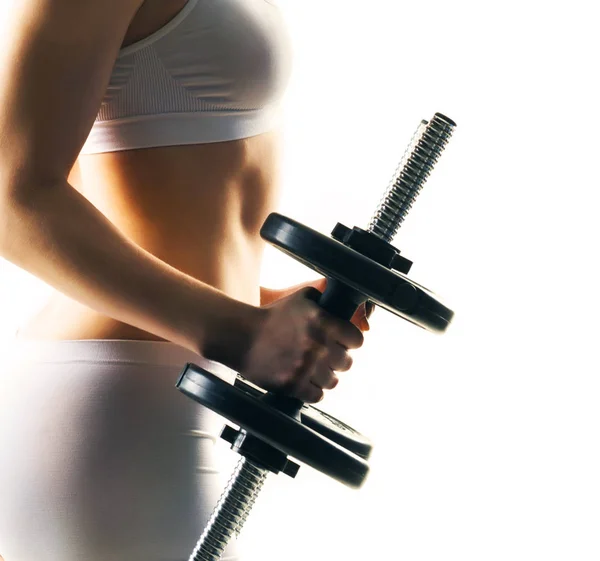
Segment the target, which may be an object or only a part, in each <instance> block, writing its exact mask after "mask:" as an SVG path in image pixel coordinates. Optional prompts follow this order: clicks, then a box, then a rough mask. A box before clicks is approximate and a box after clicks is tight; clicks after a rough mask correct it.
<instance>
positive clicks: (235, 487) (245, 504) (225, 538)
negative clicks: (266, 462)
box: [189, 457, 269, 561]
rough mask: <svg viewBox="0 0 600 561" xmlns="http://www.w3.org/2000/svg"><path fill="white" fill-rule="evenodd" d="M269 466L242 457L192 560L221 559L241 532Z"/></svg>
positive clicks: (212, 560)
mask: <svg viewBox="0 0 600 561" xmlns="http://www.w3.org/2000/svg"><path fill="white" fill-rule="evenodd" d="M268 474H269V470H267V469H264V468H262V467H260V466H258V465H256V464H254V463H253V462H252V461H251V460H248V459H247V458H245V457H242V458H241V460H240V462H239V463H238V465H237V466H236V468H235V471H234V472H233V475H232V476H231V479H230V480H229V483H228V484H227V487H226V488H225V491H224V492H223V494H222V495H221V498H220V499H219V502H218V503H217V506H216V507H215V510H214V511H213V513H212V515H211V517H210V520H209V522H208V524H207V526H206V528H205V529H204V532H203V533H202V536H200V539H199V540H198V543H197V544H196V547H195V548H194V551H193V552H192V555H191V556H190V559H189V561H219V559H221V556H222V555H223V552H224V551H225V548H226V547H227V544H228V543H229V540H230V539H231V537H232V536H233V534H239V533H240V531H241V529H242V526H243V525H244V522H245V521H246V518H247V517H248V514H249V512H250V510H251V509H252V507H253V506H254V502H255V501H256V497H257V495H258V493H259V492H260V490H261V489H262V487H263V484H264V482H265V479H266V477H267V475H268Z"/></svg>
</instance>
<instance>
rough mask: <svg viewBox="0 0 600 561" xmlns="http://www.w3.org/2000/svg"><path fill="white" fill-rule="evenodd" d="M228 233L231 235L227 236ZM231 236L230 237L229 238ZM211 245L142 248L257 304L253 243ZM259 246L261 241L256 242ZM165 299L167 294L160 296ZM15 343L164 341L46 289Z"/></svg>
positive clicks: (200, 240)
mask: <svg viewBox="0 0 600 561" xmlns="http://www.w3.org/2000/svg"><path fill="white" fill-rule="evenodd" d="M232 235H233V233H232ZM234 237H235V236H234ZM224 238H225V239H226V241H222V242H218V241H216V240H215V241H214V242H212V243H211V240H210V239H208V240H207V239H206V238H205V237H203V236H202V235H201V234H200V235H199V236H197V238H196V239H195V240H194V239H193V238H191V237H190V239H189V240H188V242H187V243H186V244H185V245H181V244H174V243H173V240H170V241H167V240H168V238H165V241H164V242H162V243H161V244H160V247H159V246H158V244H154V245H153V246H151V244H146V247H145V248H144V249H146V250H147V251H149V252H150V253H152V254H153V255H155V256H156V257H158V258H159V259H161V260H163V261H164V262H166V263H168V264H169V265H171V266H172V267H175V268H176V269H178V270H180V271H182V272H183V273H185V274H187V275H190V276H191V277H193V278H195V279H197V280H199V281H201V282H204V283H206V284H207V285H209V286H212V287H214V288H217V289H218V290H220V291H222V292H223V293H225V294H227V295H228V296H229V297H231V298H234V299H236V300H239V301H241V302H245V303H247V304H250V305H254V306H259V305H260V283H259V278H260V266H261V257H262V256H261V253H262V248H260V247H257V244H256V243H255V242H256V240H246V242H244V240H243V238H239V234H238V239H237V240H236V241H232V239H231V237H230V236H228V235H227V234H225V236H224ZM260 245H261V246H263V245H264V244H262V242H261V243H260ZM164 297H165V298H168V297H169V295H168V294H165V295H164ZM17 338H18V339H20V340H21V339H27V340H52V341H63V340H64V341H68V340H94V339H97V340H135V341H165V340H164V339H163V338H161V337H159V336H157V335H154V334H153V333H149V332H146V331H143V330H141V329H139V328H137V327H135V326H133V325H129V324H126V323H123V322H121V321H118V320H116V319H114V318H112V317H110V316H107V315H104V314H102V313H100V312H99V311H97V310H95V309H93V308H91V307H88V306H85V305H84V304H81V303H80V302H78V301H76V300H73V299H72V298H69V297H68V296H66V295H64V294H63V293H61V292H59V291H57V290H52V291H51V292H50V293H49V295H48V298H47V299H46V301H45V302H44V303H43V305H42V307H41V308H40V309H39V311H38V312H37V313H36V314H35V315H34V316H32V317H30V318H28V320H27V321H26V322H25V323H24V324H23V325H21V326H20V328H19V330H18V333H17Z"/></svg>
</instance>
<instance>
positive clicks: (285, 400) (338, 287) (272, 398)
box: [263, 278, 367, 420]
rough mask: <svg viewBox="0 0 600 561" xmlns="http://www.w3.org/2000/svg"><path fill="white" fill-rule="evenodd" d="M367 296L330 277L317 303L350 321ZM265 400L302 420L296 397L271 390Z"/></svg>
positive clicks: (302, 404) (298, 401) (300, 405)
mask: <svg viewBox="0 0 600 561" xmlns="http://www.w3.org/2000/svg"><path fill="white" fill-rule="evenodd" d="M366 300H367V297H366V296H364V295H362V294H361V293H360V292H358V291H356V290H354V289H353V288H350V287H349V286H347V285H345V284H344V283H342V282H340V281H338V280H336V279H332V278H328V279H327V287H326V288H325V292H323V294H321V295H320V297H318V299H317V300H315V301H316V302H317V304H319V306H320V307H321V308H323V309H324V310H325V311H326V312H328V313H330V314H331V315H332V316H335V317H338V318H340V319H344V320H347V321H350V320H351V319H352V316H353V315H354V314H355V312H356V310H358V308H359V306H360V305H361V304H363V303H364V302H366ZM263 401H265V402H266V403H268V404H269V405H271V406H272V407H275V408H276V409H278V410H279V411H282V412H283V413H286V414H287V415H290V416H291V417H294V418H295V419H297V420H300V410H301V409H302V407H303V406H304V403H303V402H302V401H301V400H299V399H296V398H295V397H289V396H285V395H280V394H276V393H272V392H269V393H267V394H266V395H265V396H264V397H263Z"/></svg>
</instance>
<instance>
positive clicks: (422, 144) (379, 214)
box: [368, 113, 456, 243]
mask: <svg viewBox="0 0 600 561" xmlns="http://www.w3.org/2000/svg"><path fill="white" fill-rule="evenodd" d="M455 127H456V123H454V122H453V121H452V120H450V119H448V117H445V116H444V115H442V114H441V113H436V114H435V115H434V117H433V119H431V121H429V122H427V121H421V124H420V125H419V128H418V129H417V131H416V132H415V134H414V135H413V138H412V140H411V142H410V144H409V146H408V148H407V149H406V152H405V153H404V157H403V158H402V160H401V161H400V164H399V165H398V168H397V169H396V172H395V173H394V177H393V178H392V181H391V182H390V185H389V187H388V190H387V191H386V193H385V195H384V198H383V200H382V202H381V204H380V205H379V208H378V209H377V211H376V212H375V215H374V216H373V218H372V219H371V222H370V223H369V230H368V231H369V232H370V233H372V234H375V235H376V236H378V237H379V238H381V239H382V240H385V241H386V242H388V243H390V242H391V241H392V240H393V239H394V236H395V235H396V234H397V233H398V230H399V229H400V226H401V225H402V222H404V219H405V218H406V215H407V214H408V212H409V211H410V209H411V208H412V205H413V204H414V202H415V199H416V198H417V197H418V195H419V193H420V192H421V189H422V188H423V185H425V182H426V181H427V178H428V177H429V174H430V173H431V170H432V169H433V167H434V166H435V164H436V163H437V161H438V159H439V157H440V155H441V153H442V152H443V150H444V148H446V144H448V141H449V140H450V137H451V136H452V133H453V132H454V128H455Z"/></svg>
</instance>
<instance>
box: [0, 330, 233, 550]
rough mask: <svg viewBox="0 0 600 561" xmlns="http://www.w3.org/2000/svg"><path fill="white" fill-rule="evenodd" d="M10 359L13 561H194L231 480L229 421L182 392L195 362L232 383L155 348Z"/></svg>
mask: <svg viewBox="0 0 600 561" xmlns="http://www.w3.org/2000/svg"><path fill="white" fill-rule="evenodd" d="M2 358H3V360H2V362H0V555H3V556H4V559H5V561H13V560H14V561H34V560H37V559H40V560H42V559H43V560H44V561H187V559H188V558H189V556H190V554H191V553H192V550H193V549H194V546H195V545H196V542H197V541H198V538H199V537H200V535H201V533H202V530H203V529H204V527H205V525H206V523H207V521H208V519H209V517H210V514H211V512H212V510H213V508H214V507H215V505H216V504H217V502H218V499H219V497H220V495H221V493H222V491H223V489H224V487H225V485H226V483H227V480H228V478H229V475H230V474H229V473H227V472H224V471H223V470H222V469H220V468H221V467H222V466H223V464H222V462H219V458H218V454H215V450H214V443H215V440H216V439H217V437H218V434H219V432H220V429H221V427H222V426H223V424H224V423H223V419H222V418H221V417H219V416H217V415H216V414H215V413H213V412H211V411H209V410H208V409H206V408H205V407H203V406H201V405H200V404H198V403H196V402H195V401H193V400H191V399H190V398H188V397H186V396H184V395H183V394H182V393H181V392H179V390H177V388H176V387H175V384H176V382H177V380H178V378H179V375H180V373H181V372H182V370H183V368H184V367H185V364H186V363H187V362H193V363H195V364H198V365H199V366H204V367H206V368H207V369H209V370H211V371H213V372H214V373H215V374H217V375H219V376H221V377H223V378H225V379H228V380H229V381H230V382H232V381H233V378H234V376H235V373H234V372H233V371H231V370H229V369H227V368H225V367H223V366H221V365H217V364H216V363H211V362H209V361H206V360H205V359H203V358H202V357H201V356H199V355H197V354H195V353H193V352H191V351H188V350H187V349H184V348H182V347H179V346H178V345H175V344H173V343H168V342H154V341H123V340H83V341H14V342H13V348H12V349H11V352H10V353H9V357H2ZM4 358H6V360H4ZM226 452H227V451H226ZM232 454H233V453H232ZM223 559H227V560H234V559H235V560H238V559H239V557H238V556H237V553H236V551H235V542H232V543H230V545H229V547H228V549H227V550H226V551H225V554H224V556H223Z"/></svg>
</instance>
